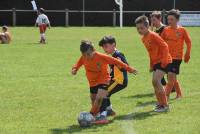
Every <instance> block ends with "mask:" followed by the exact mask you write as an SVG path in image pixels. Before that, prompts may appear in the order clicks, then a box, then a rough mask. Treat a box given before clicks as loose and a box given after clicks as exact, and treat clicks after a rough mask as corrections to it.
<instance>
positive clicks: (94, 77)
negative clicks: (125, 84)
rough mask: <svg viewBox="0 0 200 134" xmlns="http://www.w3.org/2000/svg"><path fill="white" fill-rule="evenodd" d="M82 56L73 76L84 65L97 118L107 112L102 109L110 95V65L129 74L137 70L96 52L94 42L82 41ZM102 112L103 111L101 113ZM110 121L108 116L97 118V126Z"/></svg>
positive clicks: (73, 69)
mask: <svg viewBox="0 0 200 134" xmlns="http://www.w3.org/2000/svg"><path fill="white" fill-rule="evenodd" d="M80 51H81V53H82V56H81V57H80V59H79V60H78V62H77V63H76V64H75V65H74V66H73V67H72V74H73V75H76V73H77V71H78V70H79V68H80V67H81V66H82V65H83V66H84V68H85V71H86V76H87V79H88V82H89V85H90V94H91V101H92V108H91V110H90V112H91V114H93V115H94V116H96V115H97V114H98V113H99V112H100V113H101V112H103V111H106V107H105V109H100V107H101V104H102V101H103V99H104V98H106V97H107V95H108V91H107V90H108V89H109V86H110V81H111V77H110V74H109V68H108V65H109V64H111V65H117V66H119V67H121V68H123V69H125V70H127V71H128V72H129V73H134V74H135V73H136V70H135V69H134V68H132V67H130V66H129V65H127V64H125V63H123V62H122V61H120V60H118V59H116V58H113V57H111V56H108V55H105V54H102V53H99V52H97V51H95V48H94V47H93V44H92V42H90V41H82V42H81V45H80ZM100 110H101V111H100ZM108 122H109V121H108V120H107V119H106V116H103V115H102V116H101V117H100V118H99V117H98V118H96V121H95V123H96V124H106V123H108Z"/></svg>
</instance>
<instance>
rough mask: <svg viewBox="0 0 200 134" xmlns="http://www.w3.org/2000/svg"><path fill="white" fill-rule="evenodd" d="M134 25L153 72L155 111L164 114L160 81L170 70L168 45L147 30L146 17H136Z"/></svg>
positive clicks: (165, 106) (163, 95)
mask: <svg viewBox="0 0 200 134" xmlns="http://www.w3.org/2000/svg"><path fill="white" fill-rule="evenodd" d="M135 24H136V27H137V30H138V33H139V34H140V35H142V41H143V44H144V46H145V47H146V49H147V51H148V53H149V57H150V71H153V77H152V84H153V87H154V90H155V95H156V98H157V101H158V105H156V107H155V111H156V112H166V111H168V110H169V107H168V102H167V98H166V94H165V90H164V88H163V86H162V84H161V79H162V78H163V77H164V75H165V73H166V72H168V70H169V69H170V63H171V62H172V58H171V56H170V54H169V49H168V45H167V43H166V42H165V41H164V40H163V39H162V38H161V37H160V36H159V35H158V34H156V33H154V32H152V31H150V30H149V21H148V18H147V17H146V16H140V17H138V18H137V19H136V20H135Z"/></svg>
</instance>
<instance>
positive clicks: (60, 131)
mask: <svg viewBox="0 0 200 134" xmlns="http://www.w3.org/2000/svg"><path fill="white" fill-rule="evenodd" d="M112 122H113V120H111V121H110V123H109V124H111V123H112ZM109 124H104V125H93V126H91V127H86V128H82V127H80V126H79V125H71V126H68V127H67V128H53V129H50V131H51V134H66V133H67V134H73V133H77V132H81V131H84V130H85V131H87V132H98V131H99V130H98V129H97V128H98V127H102V126H107V125H109Z"/></svg>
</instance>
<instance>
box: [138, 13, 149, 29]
mask: <svg viewBox="0 0 200 134" xmlns="http://www.w3.org/2000/svg"><path fill="white" fill-rule="evenodd" d="M141 23H143V24H144V25H145V26H146V27H148V26H149V20H148V18H147V17H146V16H145V15H142V16H139V17H137V19H136V20H135V24H141Z"/></svg>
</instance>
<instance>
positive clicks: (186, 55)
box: [184, 53, 190, 63]
mask: <svg viewBox="0 0 200 134" xmlns="http://www.w3.org/2000/svg"><path fill="white" fill-rule="evenodd" d="M189 60H190V55H189V54H187V53H186V54H185V56H184V62H185V63H188V62H189Z"/></svg>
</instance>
